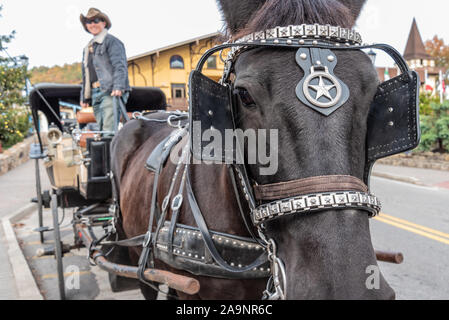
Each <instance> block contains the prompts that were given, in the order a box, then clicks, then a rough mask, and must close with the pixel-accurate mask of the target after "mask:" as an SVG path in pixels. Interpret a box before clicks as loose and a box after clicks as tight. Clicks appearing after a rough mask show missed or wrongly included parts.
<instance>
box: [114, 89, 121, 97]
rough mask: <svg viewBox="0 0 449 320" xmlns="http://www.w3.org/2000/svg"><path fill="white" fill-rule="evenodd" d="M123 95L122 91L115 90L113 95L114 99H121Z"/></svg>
mask: <svg viewBox="0 0 449 320" xmlns="http://www.w3.org/2000/svg"><path fill="white" fill-rule="evenodd" d="M122 95H123V92H121V91H120V90H114V91H112V93H111V96H112V97H121V96H122Z"/></svg>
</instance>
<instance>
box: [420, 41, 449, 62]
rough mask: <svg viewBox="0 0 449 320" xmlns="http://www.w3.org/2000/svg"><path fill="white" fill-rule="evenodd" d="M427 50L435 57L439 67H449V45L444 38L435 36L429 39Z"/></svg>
mask: <svg viewBox="0 0 449 320" xmlns="http://www.w3.org/2000/svg"><path fill="white" fill-rule="evenodd" d="M426 51H427V53H428V54H430V55H431V56H432V58H434V59H435V65H436V66H437V67H442V68H447V67H449V46H447V45H445V44H444V40H443V39H440V38H438V36H434V37H433V39H432V40H427V41H426Z"/></svg>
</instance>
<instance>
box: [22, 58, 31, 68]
mask: <svg viewBox="0 0 449 320" xmlns="http://www.w3.org/2000/svg"><path fill="white" fill-rule="evenodd" d="M29 61H30V59H29V58H28V57H27V56H21V57H20V62H21V63H22V66H24V67H28V64H29Z"/></svg>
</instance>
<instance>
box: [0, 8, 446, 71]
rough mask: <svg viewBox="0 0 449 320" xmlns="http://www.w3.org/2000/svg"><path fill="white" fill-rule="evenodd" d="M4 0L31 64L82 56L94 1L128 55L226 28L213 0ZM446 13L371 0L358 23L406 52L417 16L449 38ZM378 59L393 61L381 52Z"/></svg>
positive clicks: (1, 29)
mask: <svg viewBox="0 0 449 320" xmlns="http://www.w3.org/2000/svg"><path fill="white" fill-rule="evenodd" d="M242 1H244V0H242ZM0 5H2V6H3V10H2V12H1V14H2V16H3V17H0V34H9V33H10V32H11V31H12V30H15V31H16V32H17V34H16V39H15V40H13V42H12V43H11V44H9V47H8V51H9V53H10V54H11V55H13V56H16V55H22V54H25V55H27V56H28V57H29V58H30V66H31V67H34V66H41V65H44V66H53V65H63V64H65V63H73V62H80V61H81V57H82V49H83V48H84V46H85V45H86V44H87V42H88V41H89V40H90V38H91V35H90V34H88V33H87V32H85V31H84V29H83V28H82V26H81V23H80V20H79V16H80V14H81V13H83V14H86V13H87V11H88V9H89V8H90V7H96V8H99V9H100V10H102V11H103V12H105V13H107V14H108V16H109V17H110V19H111V20H112V28H111V30H110V32H111V34H113V35H115V36H117V37H118V38H119V39H121V40H122V41H123V42H124V43H125V46H126V49H127V55H128V57H132V56H135V55H138V54H141V53H144V52H147V51H150V50H153V49H157V48H161V47H164V46H167V45H171V44H174V43H177V42H181V41H184V40H188V39H192V38H195V37H198V36H202V35H206V34H209V33H213V32H216V31H221V30H223V20H222V17H221V15H220V12H219V11H218V7H217V5H216V2H215V0H190V1H185V0H145V1H142V0H126V1H111V0H96V1H91V0H37V1H36V0H34V1H33V0H0ZM448 14H449V1H447V0H427V1H422V0H368V2H367V4H366V6H365V8H364V10H363V12H362V14H361V16H360V18H359V20H358V22H357V25H356V27H355V28H356V29H357V30H358V31H359V32H360V33H361V34H362V37H363V40H364V42H368V43H373V42H376V43H380V42H383V43H388V44H390V45H392V46H393V47H395V48H396V49H398V50H399V51H400V52H401V53H403V52H404V49H405V45H406V42H407V38H408V34H409V32H410V28H411V24H412V21H413V18H414V17H415V18H416V19H417V22H418V27H419V29H420V31H421V35H422V37H423V40H424V41H425V40H427V39H431V38H432V37H433V36H434V35H438V36H439V37H440V38H443V39H444V40H445V42H446V43H448V42H449V28H447V23H446V20H447V16H448ZM377 65H378V66H390V65H392V61H391V60H389V59H388V57H387V56H386V55H385V54H383V53H380V52H379V55H378V59H377Z"/></svg>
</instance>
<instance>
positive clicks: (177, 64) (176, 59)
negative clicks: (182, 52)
mask: <svg viewBox="0 0 449 320" xmlns="http://www.w3.org/2000/svg"><path fill="white" fill-rule="evenodd" d="M170 68H171V69H184V60H183V59H182V57H181V56H173V57H171V58H170Z"/></svg>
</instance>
